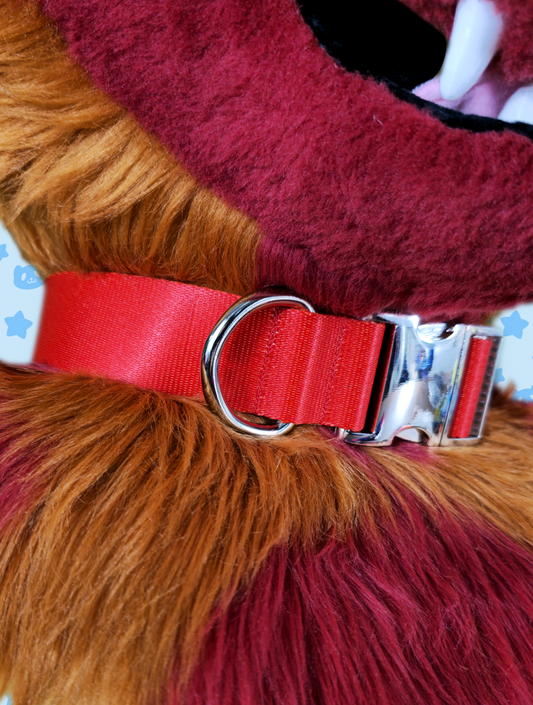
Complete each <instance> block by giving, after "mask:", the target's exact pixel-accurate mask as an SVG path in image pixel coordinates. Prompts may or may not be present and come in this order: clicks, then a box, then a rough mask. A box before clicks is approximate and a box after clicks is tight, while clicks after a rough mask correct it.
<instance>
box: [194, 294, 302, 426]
mask: <svg viewBox="0 0 533 705" xmlns="http://www.w3.org/2000/svg"><path fill="white" fill-rule="evenodd" d="M277 306H282V307H285V308H305V309H307V310H308V311H310V312H311V313H314V312H315V309H314V308H313V307H312V306H311V304H310V303H309V302H308V301H305V299H300V298H299V297H298V296H294V295H292V294H287V293H285V292H281V291H280V290H279V289H268V290H265V291H260V292H257V293H255V294H250V296H245V297H244V298H242V299H239V301H237V302H235V303H234V304H233V306H231V308H229V309H228V310H227V311H226V312H225V313H224V314H223V316H222V317H221V318H220V320H219V321H218V323H217V324H216V325H215V327H214V328H213V330H212V331H211V333H210V335H209V337H208V339H207V341H206V343H205V347H204V353H203V356H202V366H201V373H202V388H203V392H204V397H205V400H206V402H207V403H208V404H209V406H210V407H211V409H212V411H214V412H215V414H217V416H218V417H219V418H220V419H221V420H222V421H224V423H226V424H228V425H229V426H231V427H232V428H234V429H236V430H237V431H241V432H242V433H248V434H249V435H252V436H259V437H261V438H276V437H278V436H283V435H285V434H286V433H288V432H289V431H290V430H291V429H292V428H293V427H294V424H293V423H282V422H281V421H277V422H276V423H275V424H272V425H270V424H256V423H253V422H251V421H243V420H242V419H240V418H238V417H237V416H235V414H234V413H233V412H232V411H231V409H230V408H229V407H228V405H227V404H226V402H225V400H224V396H223V394H222V392H221V390H220V382H219V379H218V364H219V361H220V355H221V353H222V349H223V347H224V345H225V344H226V342H227V340H228V338H229V336H230V335H231V333H232V331H233V330H235V328H236V327H237V326H238V325H239V323H240V322H241V321H242V320H243V319H244V318H246V316H248V315H249V314H251V313H253V312H254V311H259V309H262V308H272V307H277Z"/></svg>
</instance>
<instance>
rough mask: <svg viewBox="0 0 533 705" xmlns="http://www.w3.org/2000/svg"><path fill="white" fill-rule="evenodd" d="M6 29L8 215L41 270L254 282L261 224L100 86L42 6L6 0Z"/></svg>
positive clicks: (1, 166)
mask: <svg viewBox="0 0 533 705" xmlns="http://www.w3.org/2000/svg"><path fill="white" fill-rule="evenodd" d="M0 37H1V41H0V85H1V87H2V90H1V91H0V217H1V218H2V220H3V221H4V222H5V223H6V224H7V225H8V226H10V228H11V229H12V230H13V233H14V235H15V237H16V239H17V243H18V245H19V247H20V248H21V250H22V252H23V254H24V255H25V257H26V258H27V259H28V260H30V261H31V262H32V264H34V265H35V266H36V267H37V268H38V269H39V271H40V272H41V274H43V275H44V276H47V275H49V274H53V273H54V272H58V271H79V272H89V271H95V270H97V271H102V272H122V273H124V274H139V275H143V276H149V277H163V278H168V279H178V280H180V281H186V282H187V281H190V282H195V283H197V284H203V285H205V286H209V287H214V288H217V289H223V290H226V291H230V292H234V293H238V294H243V293H245V292H250V291H252V290H253V287H254V282H253V273H254V264H253V263H254V258H255V249H256V247H257V243H258V238H259V235H258V231H257V227H256V226H255V224H254V223H253V222H252V221H250V220H249V219H247V218H245V217H244V216H242V215H241V214H239V213H238V212H236V211H235V210H234V209H232V208H229V207H228V206H226V205H225V204H224V203H223V202H222V201H220V200H219V199H218V198H216V197H215V196H213V195H212V194H211V193H210V192H209V191H207V190H206V189H204V188H201V187H200V186H198V184H197V183H196V182H195V181H194V180H193V179H192V178H191V176H189V175H188V174H187V173H186V172H185V171H184V170H183V169H182V168H181V167H180V166H179V165H178V164H176V162H175V161H174V159H172V157H170V156H169V154H168V153H167V151H166V150H165V149H163V148H162V147H161V146H160V144H159V143H158V142H157V141H156V140H155V139H153V138H151V137H149V136H148V135H146V134H145V133H144V132H142V131H141V130H140V129H139V128H138V126H137V125H136V123H135V121H134V120H133V119H132V118H131V117H130V116H129V115H128V114H127V113H126V112H125V111H124V110H123V109H122V108H120V107H119V106H117V105H116V104H115V103H113V102H111V101H110V100H109V99H108V98H107V97H106V96H105V95H104V94H103V93H102V92H101V91H99V90H97V89H95V88H94V86H93V85H92V84H91V83H90V81H89V80H88V79H87V77H86V76H85V74H84V73H83V71H82V70H81V69H80V68H79V67H77V66H75V65H74V64H72V62H71V61H69V60H68V58H67V57H66V55H65V51H64V48H63V42H62V40H61V39H60V38H59V37H58V36H57V34H56V32H55V31H54V30H53V29H52V28H51V27H50V26H48V25H47V22H46V20H45V19H44V18H43V17H42V16H41V14H40V12H39V11H38V9H37V8H36V6H35V5H34V4H32V3H30V4H28V3H26V4H24V5H21V4H20V3H19V2H17V0H11V1H10V0H4V1H3V2H2V3H0Z"/></svg>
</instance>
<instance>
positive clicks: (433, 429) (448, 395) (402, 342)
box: [337, 314, 502, 446]
mask: <svg viewBox="0 0 533 705" xmlns="http://www.w3.org/2000/svg"><path fill="white" fill-rule="evenodd" d="M372 320H375V321H379V322H382V323H389V324H393V325H394V326H395V328H394V336H393V341H392V351H391V357H390V362H389V367H388V372H387V379H386V382H385V387H384V391H383V396H382V399H381V404H380V407H379V412H378V416H377V422H376V424H375V427H374V428H373V430H372V431H371V432H367V433H365V432H362V433H355V432H353V431H349V430H347V429H343V428H339V429H337V435H338V436H339V438H342V439H343V440H344V441H346V442H347V443H357V444H361V445H379V446H386V445H390V444H391V443H392V441H393V440H394V438H395V437H401V438H404V439H405V440H414V441H419V442H420V441H422V440H425V441H427V444H428V445H430V446H439V445H440V446H449V445H457V444H471V443H476V442H477V441H478V440H479V438H480V437H481V433H482V430H483V422H484V420H485V415H486V411H487V406H488V398H489V395H490V390H491V388H492V384H493V377H494V364H493V363H494V358H495V355H496V354H497V350H498V347H499V343H500V339H501V335H502V334H501V332H500V331H498V330H497V329H496V328H491V327H488V326H478V325H462V324H457V325H454V326H452V327H450V328H448V327H447V324H445V323H437V324H425V325H421V324H420V319H419V318H418V316H398V315H394V314H382V315H380V316H376V317H374V318H373V319H372ZM474 336H475V337H479V338H489V339H492V340H493V355H492V358H493V359H492V365H489V368H490V369H489V372H488V378H487V382H488V384H487V385H486V387H487V388H486V390H485V392H484V397H483V398H482V399H481V400H480V404H481V406H480V413H479V414H478V421H477V423H476V424H475V428H474V429H473V431H474V432H473V435H471V436H469V437H468V438H450V437H449V436H448V432H449V429H450V426H451V422H452V417H453V411H454V409H455V406H456V403H457V398H458V395H459V388H460V384H461V380H462V377H463V373H464V370H465V365H466V360H467V353H468V348H469V344H470V340H471V338H472V337H474Z"/></svg>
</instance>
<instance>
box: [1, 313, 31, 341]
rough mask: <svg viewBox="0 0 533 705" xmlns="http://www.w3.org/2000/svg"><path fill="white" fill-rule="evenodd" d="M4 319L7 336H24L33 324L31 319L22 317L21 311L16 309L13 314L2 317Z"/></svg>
mask: <svg viewBox="0 0 533 705" xmlns="http://www.w3.org/2000/svg"><path fill="white" fill-rule="evenodd" d="M4 321H5V322H6V323H7V334H8V335H9V336H11V335H18V337H19V338H25V337H26V331H27V330H28V328H29V327H30V326H32V325H33V321H28V319H27V318H24V314H23V313H22V311H17V313H16V314H15V315H14V316H8V317H7V318H4Z"/></svg>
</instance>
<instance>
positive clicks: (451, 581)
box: [171, 492, 533, 705]
mask: <svg viewBox="0 0 533 705" xmlns="http://www.w3.org/2000/svg"><path fill="white" fill-rule="evenodd" d="M402 494H403V502H402V504H399V503H398V504H396V506H395V507H394V516H395V521H394V522H393V521H391V520H384V519H383V518H382V519H381V520H380V519H379V518H377V521H378V524H377V525H376V526H369V525H367V523H366V522H365V523H364V524H362V525H360V526H359V527H358V537H357V538H353V539H352V540H351V541H348V542H346V543H340V542H335V541H334V540H333V541H330V542H327V543H326V545H325V546H324V548H323V549H322V550H319V551H318V552H317V553H315V554H314V555H311V554H310V553H307V552H305V551H303V550H298V549H294V550H292V551H290V553H287V552H286V551H285V550H280V551H278V552H277V553H275V554H274V555H272V556H271V557H270V559H269V563H268V566H267V567H266V568H265V569H264V570H263V571H262V573H261V574H260V576H259V577H258V578H257V580H256V582H255V583H254V585H253V587H252V589H250V590H249V591H248V592H247V593H246V594H245V595H244V596H243V597H242V598H241V599H240V600H236V601H235V603H234V604H233V605H232V607H231V609H230V610H229V612H228V613H227V614H225V615H224V616H223V617H222V618H220V619H219V620H218V621H217V622H216V624H215V625H214V626H213V628H212V630H211V632H210V634H209V637H208V642H207V647H206V652H205V654H204V658H203V659H202V661H201V663H200V665H199V667H198V670H197V672H196V676H195V678H194V681H193V685H192V687H191V689H190V692H189V696H188V698H186V699H185V700H184V701H181V702H182V703H184V704H186V705H206V704H207V703H208V704H209V705H234V704H236V703H238V704H239V705H306V704H311V703H320V704H321V705H339V704H340V703H342V704H343V705H344V704H346V705H400V704H402V705H437V704H440V705H442V704H443V703H446V704H449V705H474V704H479V705H503V704H504V703H512V704H513V705H519V704H520V705H526V703H527V704H530V703H531V702H533V696H532V692H533V690H532V682H533V624H532V619H531V615H532V614H533V595H532V592H531V585H532V584H533V558H532V557H531V554H530V553H528V552H527V551H525V550H524V549H522V548H520V547H518V546H517V545H516V544H515V543H513V542H511V541H509V540H508V539H507V538H506V537H504V536H503V535H502V534H500V533H499V532H497V531H494V529H492V528H491V529H489V528H488V527H487V526H485V527H482V526H481V525H480V524H479V523H476V520H475V519H474V518H473V517H472V516H470V517H469V516H468V515H465V514H464V513H463V515H462V516H461V517H460V518H458V517H455V518H454V517H452V516H450V515H449V514H446V513H445V512H442V513H441V516H440V517H439V518H438V519H436V520H435V519H432V518H430V516H429V515H428V513H427V511H425V510H424V509H423V508H422V507H421V506H420V504H419V503H418V502H416V501H415V500H414V499H413V497H409V496H408V494H407V492H402ZM403 503H405V504H403ZM402 505H403V506H402ZM171 702H172V703H177V702H180V701H179V699H178V700H171Z"/></svg>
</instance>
